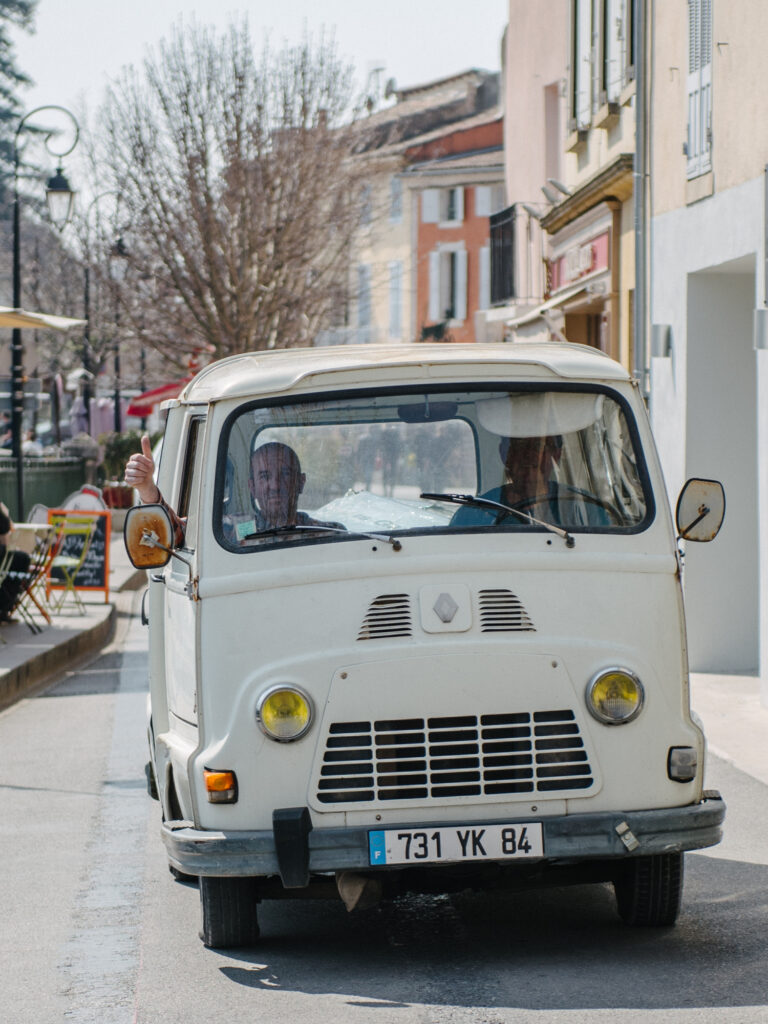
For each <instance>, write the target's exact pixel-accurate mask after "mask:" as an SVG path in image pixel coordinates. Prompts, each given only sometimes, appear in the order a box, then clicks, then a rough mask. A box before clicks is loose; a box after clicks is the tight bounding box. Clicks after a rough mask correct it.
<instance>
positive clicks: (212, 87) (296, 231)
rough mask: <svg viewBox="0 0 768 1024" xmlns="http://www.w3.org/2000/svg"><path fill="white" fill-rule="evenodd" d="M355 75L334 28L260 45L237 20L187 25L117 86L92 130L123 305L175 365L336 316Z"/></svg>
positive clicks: (303, 339) (342, 278)
mask: <svg viewBox="0 0 768 1024" xmlns="http://www.w3.org/2000/svg"><path fill="white" fill-rule="evenodd" d="M352 83H353V76H352V69H351V67H347V66H345V65H343V64H342V63H341V61H340V60H339V59H338V57H337V55H336V50H335V47H334V45H333V43H332V41H331V42H329V41H328V40H326V39H325V38H323V37H321V39H320V41H319V42H318V43H317V44H315V43H313V42H312V40H310V39H305V41H304V42H303V43H302V44H301V45H299V46H296V47H286V48H284V49H282V50H280V51H274V50H273V49H271V48H270V46H269V45H265V47H264V49H263V50H262V52H261V56H260V57H259V58H258V59H257V58H256V56H255V55H254V50H253V46H252V43H251V39H250V36H249V32H248V27H247V23H240V24H233V25H232V26H231V27H230V28H229V30H228V32H226V33H225V34H224V35H221V36H219V35H217V34H216V33H215V32H214V31H213V30H210V29H200V28H199V27H192V28H186V29H182V28H179V29H177V30H176V31H175V32H174V34H173V35H172V37H171V39H170V41H167V42H163V43H161V44H160V46H159V49H158V50H157V51H156V53H155V54H153V55H150V56H149V57H148V58H147V59H146V60H145V62H144V64H143V67H142V69H141V70H140V71H139V70H136V69H128V70H126V71H125V72H124V73H123V75H122V77H121V78H120V79H119V80H118V82H117V83H116V84H115V85H114V86H113V87H112V88H111V89H110V91H109V93H108V96H107V100H106V103H105V105H104V108H103V110H102V111H101V116H100V124H99V129H100V130H99V132H98V136H97V137H98V139H99V141H100V146H99V150H100V152H99V165H100V167H101V169H102V171H103V170H104V169H105V168H108V173H109V176H110V178H111V183H110V187H112V188H116V189H119V191H120V196H121V203H122V205H123V206H124V207H125V208H126V210H127V211H128V213H127V220H128V221H129V223H130V228H129V230H128V232H127V234H126V244H127V247H128V251H129V254H130V262H131V282H132V284H131V288H130V289H128V290H126V291H124V295H125V299H126V317H127V318H130V321H131V323H132V325H133V326H134V328H135V329H137V330H138V329H141V330H142V331H143V336H144V337H145V338H147V339H148V341H149V342H150V343H151V344H153V345H155V346H156V347H158V348H159V349H161V350H162V351H163V352H164V354H165V355H166V356H168V357H171V358H175V360H176V361H177V362H178V364H179V365H180V366H182V365H184V364H185V361H186V358H187V357H188V355H189V353H190V352H191V351H193V350H195V349H205V350H207V351H209V352H210V353H211V354H214V355H215V356H221V355H227V354H230V353H238V352H244V351H252V350H259V349H265V348H275V347H278V348H283V347H290V346H295V345H302V344H304V345H306V344H311V343H312V339H313V337H314V335H315V334H316V332H317V331H318V330H319V329H321V328H322V327H324V326H327V325H328V324H330V323H332V322H333V321H334V318H335V316H336V314H337V308H338V305H339V303H340V301H342V300H343V297H344V294H345V291H346V287H347V283H348V262H349V252H350V243H351V239H352V238H353V236H354V233H355V230H356V229H357V227H358V225H359V222H360V217H361V213H362V204H361V193H362V184H363V181H362V175H364V173H365V169H364V167H363V166H362V165H361V162H360V161H359V160H355V159H354V158H353V156H352V154H353V150H354V149H355V148H356V146H359V141H360V135H361V131H362V129H361V128H360V126H359V124H360V123H359V122H358V121H357V119H356V117H355V115H354V110H353V84H352Z"/></svg>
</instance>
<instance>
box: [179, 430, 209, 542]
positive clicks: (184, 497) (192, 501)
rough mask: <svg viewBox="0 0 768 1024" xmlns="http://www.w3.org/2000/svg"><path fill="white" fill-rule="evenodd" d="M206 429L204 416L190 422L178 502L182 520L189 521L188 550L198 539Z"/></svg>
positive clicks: (186, 536)
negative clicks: (204, 431)
mask: <svg viewBox="0 0 768 1024" xmlns="http://www.w3.org/2000/svg"><path fill="white" fill-rule="evenodd" d="M204 427H205V419H204V418H203V417H202V416H196V417H195V418H194V419H192V420H191V421H190V424H189V433H188V434H187V451H186V455H185V457H184V471H183V473H182V482H181V493H180V495H179V501H178V513H179V515H180V516H181V518H182V519H186V520H187V528H186V530H185V532H184V547H186V548H192V547H193V546H194V544H195V539H196V537H197V524H198V504H199V491H200V475H201V469H202V462H203V429H204Z"/></svg>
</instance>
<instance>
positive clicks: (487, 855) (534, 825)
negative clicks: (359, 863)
mask: <svg viewBox="0 0 768 1024" xmlns="http://www.w3.org/2000/svg"><path fill="white" fill-rule="evenodd" d="M368 852H369V857H370V863H371V864H435V863H444V862H455V861H459V862H461V861H469V860H502V861H503V860H525V859H528V858H534V857H543V856H544V840H543V836H542V831H541V823H540V822H526V823H525V824H519V823H514V822H512V823H510V824H508V825H471V826H461V825H452V826H450V828H430V829H408V828H393V829H382V830H380V831H373V832H369V833H368Z"/></svg>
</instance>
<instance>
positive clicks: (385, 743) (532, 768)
mask: <svg viewBox="0 0 768 1024" xmlns="http://www.w3.org/2000/svg"><path fill="white" fill-rule="evenodd" d="M593 781H594V779H593V776H592V769H591V767H590V765H589V761H588V758H587V753H586V751H585V750H584V741H583V739H582V738H581V733H580V730H579V726H578V723H577V722H576V720H575V716H574V713H573V711H570V710H560V711H534V712H532V713H529V712H512V713H502V714H497V715H481V716H480V717H479V718H478V717H477V716H475V715H457V716H453V717H450V718H426V719H424V718H405V719H396V720H393V721H386V720H384V721H374V722H334V723H333V724H332V725H331V726H330V728H329V730H328V734H327V736H326V741H325V751H324V754H323V761H322V765H321V768H320V777H319V779H318V784H317V799H318V800H319V801H320V802H321V803H324V804H340V803H370V802H372V801H389V800H444V799H447V798H450V797H467V796H472V797H478V798H480V799H483V798H485V799H498V797H499V796H503V795H505V794H506V795H510V794H518V793H556V792H558V791H561V792H568V791H572V790H581V789H588V788H589V787H590V786H591V785H592V784H593Z"/></svg>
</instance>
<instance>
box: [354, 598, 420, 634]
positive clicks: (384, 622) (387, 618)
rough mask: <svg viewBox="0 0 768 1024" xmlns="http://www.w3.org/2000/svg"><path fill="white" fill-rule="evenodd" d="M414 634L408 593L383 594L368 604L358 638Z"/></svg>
mask: <svg viewBox="0 0 768 1024" xmlns="http://www.w3.org/2000/svg"><path fill="white" fill-rule="evenodd" d="M412 635H413V628H412V624H411V599H410V597H409V596H408V594H382V595H381V596H380V597H377V598H376V599H375V600H374V601H372V602H371V604H370V605H369V606H368V611H367V613H366V615H365V618H364V619H363V624H362V626H361V627H360V632H359V633H358V634H357V639H358V640H382V639H387V638H389V637H407V636H412Z"/></svg>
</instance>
